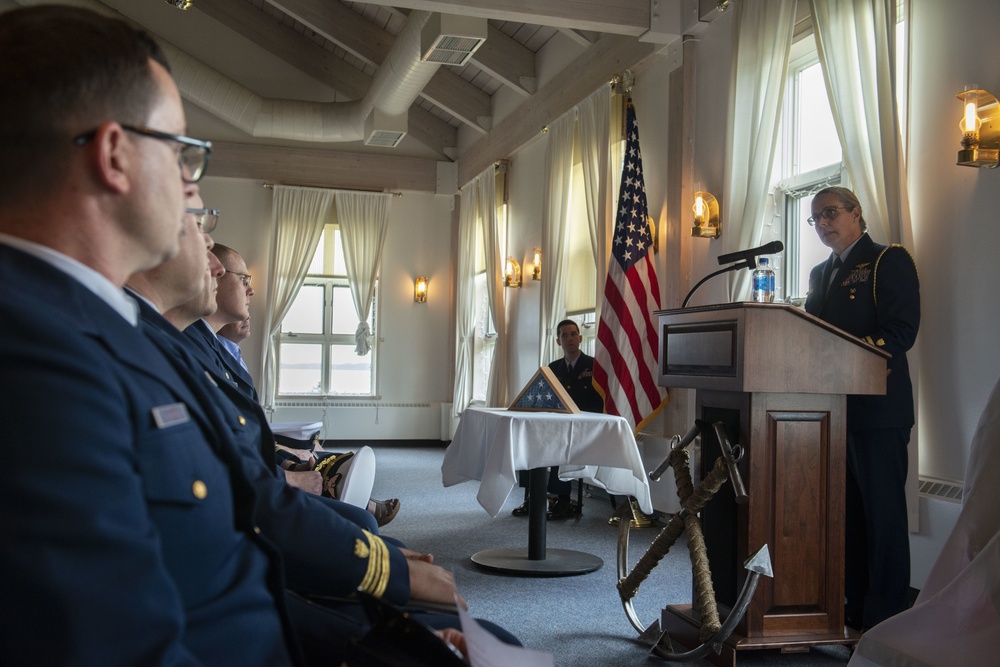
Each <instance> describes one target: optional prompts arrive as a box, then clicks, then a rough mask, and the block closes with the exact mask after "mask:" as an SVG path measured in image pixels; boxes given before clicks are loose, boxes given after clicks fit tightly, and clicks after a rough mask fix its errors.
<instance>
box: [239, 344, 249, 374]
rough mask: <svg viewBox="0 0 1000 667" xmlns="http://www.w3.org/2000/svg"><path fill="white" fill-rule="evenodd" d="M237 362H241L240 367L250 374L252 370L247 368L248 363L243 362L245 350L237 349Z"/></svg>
mask: <svg viewBox="0 0 1000 667" xmlns="http://www.w3.org/2000/svg"><path fill="white" fill-rule="evenodd" d="M236 361H238V362H240V366H242V367H243V370H245V371H246V372H248V373H249V372H250V369H249V368H247V363H246V362H245V361H243V350H241V349H240V348H236Z"/></svg>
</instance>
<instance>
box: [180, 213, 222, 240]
mask: <svg viewBox="0 0 1000 667" xmlns="http://www.w3.org/2000/svg"><path fill="white" fill-rule="evenodd" d="M184 210H185V211H187V212H188V213H190V214H191V215H193V216H195V223H197V225H198V229H200V230H201V232H202V233H203V234H211V233H212V231H213V230H214V229H215V226H216V225H217V224H219V211H218V210H217V209H214V208H186V209H184Z"/></svg>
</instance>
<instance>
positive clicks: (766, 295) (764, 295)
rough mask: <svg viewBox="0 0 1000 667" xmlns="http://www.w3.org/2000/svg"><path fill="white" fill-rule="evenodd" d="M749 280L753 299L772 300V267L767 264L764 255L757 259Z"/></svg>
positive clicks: (760, 301)
mask: <svg viewBox="0 0 1000 667" xmlns="http://www.w3.org/2000/svg"><path fill="white" fill-rule="evenodd" d="M751 282H752V284H753V300H754V301H756V302H757V303H771V302H772V301H774V269H772V268H771V267H770V266H769V265H768V262H767V258H766V257H761V258H760V260H759V261H758V264H757V268H756V269H754V270H753V275H752V278H751Z"/></svg>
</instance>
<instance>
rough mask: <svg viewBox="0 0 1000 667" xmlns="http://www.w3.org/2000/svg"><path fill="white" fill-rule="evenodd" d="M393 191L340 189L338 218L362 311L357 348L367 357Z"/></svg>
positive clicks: (356, 334) (356, 302)
mask: <svg viewBox="0 0 1000 667" xmlns="http://www.w3.org/2000/svg"><path fill="white" fill-rule="evenodd" d="M392 197H393V195H391V194H388V193H379V192H338V193H337V196H336V200H335V201H336V204H337V219H338V222H339V224H340V238H341V239H342V241H343V243H344V263H345V264H346V266H347V281H348V283H349V284H350V286H351V296H352V297H353V298H354V310H355V311H356V312H357V314H358V328H357V330H356V331H355V332H354V341H355V348H354V351H355V353H356V354H357V355H358V356H359V357H363V356H365V355H367V354H368V352H369V351H370V350H371V343H372V340H371V339H372V332H371V327H369V326H368V316H369V314H370V313H371V308H372V299H374V298H375V282H376V280H377V279H378V273H379V268H380V267H381V265H382V248H383V246H384V245H385V236H386V232H387V231H388V230H389V209H390V208H391V204H392Z"/></svg>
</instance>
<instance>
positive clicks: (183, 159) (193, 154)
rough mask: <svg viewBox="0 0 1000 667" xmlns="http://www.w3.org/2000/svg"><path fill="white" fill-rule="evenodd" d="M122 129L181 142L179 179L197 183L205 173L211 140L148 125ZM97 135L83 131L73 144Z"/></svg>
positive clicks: (178, 159) (93, 132)
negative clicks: (150, 127)
mask: <svg viewBox="0 0 1000 667" xmlns="http://www.w3.org/2000/svg"><path fill="white" fill-rule="evenodd" d="M122 129H123V130H127V131H128V132H134V133H136V134H141V135H142V136H144V137H150V138H152V139H159V140H160V141H176V142H177V143H179V144H181V149H180V152H179V153H178V154H177V164H178V165H180V168H181V180H182V181H184V182H185V183H197V182H198V181H200V180H201V177H202V176H204V175H205V169H207V168H208V156H209V155H211V154H212V142H211V141H202V140H201V139H193V138H191V137H185V136H183V135H180V134H170V133H168V132H160V131H159V130H151V129H149V128H148V127H135V126H132V125H125V124H122ZM96 135H97V130H91V131H90V132H84V133H83V134H81V135H80V136H78V137H76V138H75V139H73V144H74V145H75V146H83V145H84V144H85V143H87V142H88V141H90V140H91V139H93V138H94V137H95V136H96Z"/></svg>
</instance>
